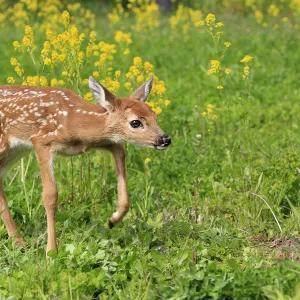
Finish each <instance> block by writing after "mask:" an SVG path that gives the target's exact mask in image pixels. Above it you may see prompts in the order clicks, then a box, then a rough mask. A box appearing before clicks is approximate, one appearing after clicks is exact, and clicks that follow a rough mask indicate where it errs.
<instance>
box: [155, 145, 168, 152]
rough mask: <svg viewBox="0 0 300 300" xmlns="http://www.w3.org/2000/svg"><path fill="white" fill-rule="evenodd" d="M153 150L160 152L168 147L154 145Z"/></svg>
mask: <svg viewBox="0 0 300 300" xmlns="http://www.w3.org/2000/svg"><path fill="white" fill-rule="evenodd" d="M154 148H155V149H156V150H160V151H162V150H165V149H167V148H168V146H165V145H154Z"/></svg>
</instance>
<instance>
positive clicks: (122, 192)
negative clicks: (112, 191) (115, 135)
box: [106, 144, 129, 228]
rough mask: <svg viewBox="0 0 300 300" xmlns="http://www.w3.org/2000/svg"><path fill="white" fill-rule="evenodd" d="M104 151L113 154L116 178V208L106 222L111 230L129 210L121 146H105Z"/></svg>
mask: <svg viewBox="0 0 300 300" xmlns="http://www.w3.org/2000/svg"><path fill="white" fill-rule="evenodd" d="M106 149H107V150H109V151H110V152H111V153H112V154H113V157H114V159H115V164H116V172H117V176H118V207H117V210H116V211H115V212H114V213H113V215H112V216H111V218H110V219H109V221H108V226H109V228H113V227H114V225H115V224H116V223H118V222H120V221H121V220H122V219H123V218H124V216H125V215H126V213H127V211H128V209H129V199H128V189H127V180H126V166H125V149H124V147H123V145H120V144H113V145H110V146H107V147H106Z"/></svg>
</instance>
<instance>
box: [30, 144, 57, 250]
mask: <svg viewBox="0 0 300 300" xmlns="http://www.w3.org/2000/svg"><path fill="white" fill-rule="evenodd" d="M34 146H35V151H36V156H37V160H38V163H39V166H40V170H41V177H42V184H43V202H44V207H45V210H46V215H47V235H48V241H47V253H48V252H49V251H50V250H54V251H57V242H56V232H55V211H56V205H57V188H56V183H55V180H54V174H53V166H52V162H53V153H52V151H51V149H50V147H49V146H45V145H36V144H35V145H34Z"/></svg>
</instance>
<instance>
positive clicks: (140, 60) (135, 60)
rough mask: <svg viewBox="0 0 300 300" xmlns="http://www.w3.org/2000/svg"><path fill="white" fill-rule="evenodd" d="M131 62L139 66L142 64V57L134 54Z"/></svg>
mask: <svg viewBox="0 0 300 300" xmlns="http://www.w3.org/2000/svg"><path fill="white" fill-rule="evenodd" d="M133 63H134V65H135V66H137V67H139V66H141V65H142V59H141V58H140V57H139V56H136V57H135V58H134V59H133Z"/></svg>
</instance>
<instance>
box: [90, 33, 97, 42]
mask: <svg viewBox="0 0 300 300" xmlns="http://www.w3.org/2000/svg"><path fill="white" fill-rule="evenodd" d="M96 36H97V33H96V32H95V31H91V33H90V42H91V43H94V42H95V40H96Z"/></svg>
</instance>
